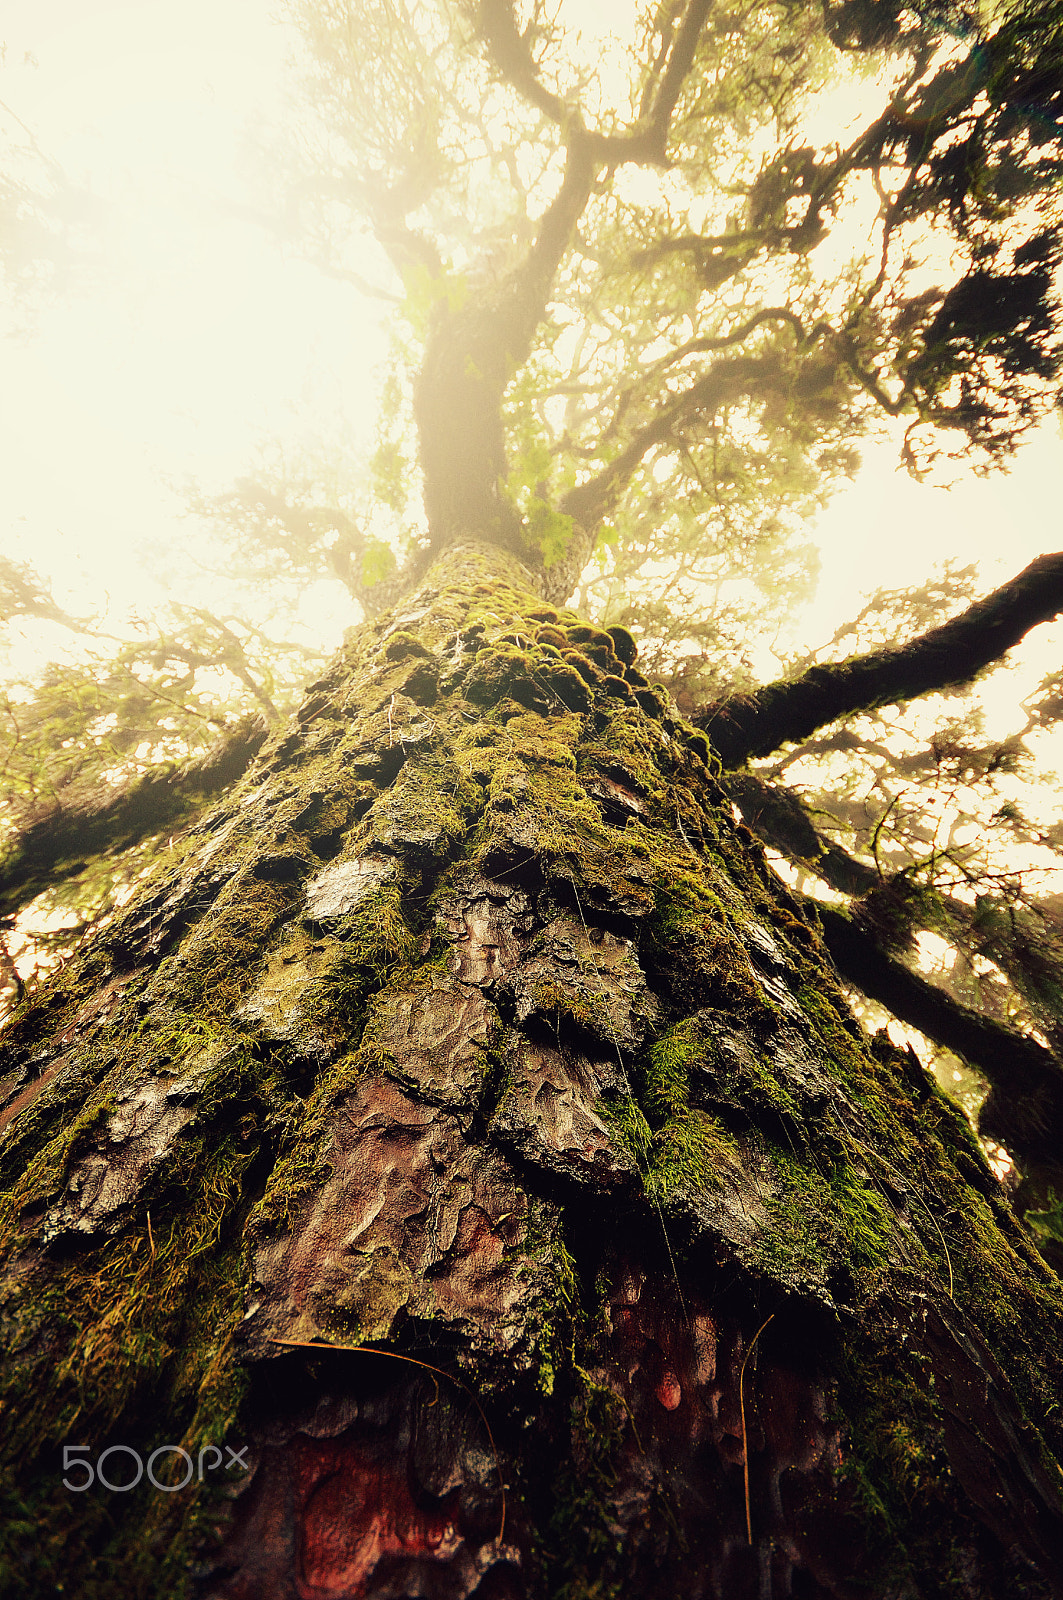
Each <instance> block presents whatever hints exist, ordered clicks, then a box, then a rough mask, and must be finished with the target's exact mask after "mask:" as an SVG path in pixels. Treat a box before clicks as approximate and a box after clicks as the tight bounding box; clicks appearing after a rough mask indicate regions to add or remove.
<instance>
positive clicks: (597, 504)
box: [561, 351, 779, 528]
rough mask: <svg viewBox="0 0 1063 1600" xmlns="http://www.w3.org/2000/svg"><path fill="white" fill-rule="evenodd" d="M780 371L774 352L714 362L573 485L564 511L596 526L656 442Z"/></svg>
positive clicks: (749, 391) (592, 526)
mask: <svg viewBox="0 0 1063 1600" xmlns="http://www.w3.org/2000/svg"><path fill="white" fill-rule="evenodd" d="M778 373H779V363H778V357H777V356H776V355H775V354H774V353H773V352H771V351H769V352H767V353H765V354H763V355H758V356H735V357H733V358H732V359H731V360H727V361H716V362H714V363H713V365H712V366H711V367H710V368H709V370H708V372H706V373H703V374H702V376H701V377H700V378H698V379H697V381H696V382H695V383H692V384H691V385H690V387H689V388H688V389H684V390H683V392H682V393H681V394H678V395H676V396H675V398H674V399H672V400H669V401H668V402H667V403H666V404H665V405H663V406H661V407H660V409H659V410H658V411H657V412H656V414H655V415H654V416H653V417H651V419H650V421H649V422H647V423H646V424H645V425H644V426H643V427H641V428H639V429H638V431H637V432H636V433H635V434H634V435H633V437H632V438H631V440H630V441H629V443H628V444H627V445H626V446H625V447H624V449H623V450H621V451H620V454H619V455H617V456H614V458H613V460H612V461H610V462H609V463H608V464H607V465H606V466H605V467H603V468H602V470H601V471H600V472H597V473H595V474H594V476H593V477H591V478H588V479H586V481H585V482H583V483H580V484H577V485H576V487H575V488H574V489H570V490H569V492H568V494H566V495H565V497H564V499H563V500H562V502H561V510H562V511H563V512H564V513H565V514H566V516H570V517H572V518H574V520H575V521H576V522H578V523H579V525H580V526H581V527H582V528H594V527H597V525H598V523H599V522H601V520H602V518H603V517H604V516H607V515H608V513H609V511H610V509H611V508H612V506H613V505H614V504H615V502H616V499H617V496H618V495H619V494H620V493H621V491H622V490H623V488H624V486H625V484H627V482H628V481H629V479H630V478H631V477H632V475H633V474H634V473H635V472H636V471H637V470H638V468H639V466H640V465H641V463H642V462H643V460H644V459H645V458H646V456H647V455H648V454H649V452H650V451H651V450H652V449H653V447H654V445H658V444H663V443H664V442H665V441H666V440H670V439H674V438H675V437H676V432H677V429H679V428H681V427H682V425H683V423H684V422H686V421H688V420H689V419H691V418H694V417H697V416H703V415H708V416H712V415H713V414H714V413H715V412H716V411H718V410H719V409H720V407H721V406H724V405H729V404H732V403H733V402H734V401H735V400H738V399H740V398H741V397H742V396H743V395H748V394H750V393H752V392H753V391H754V390H755V389H756V388H757V386H758V384H761V383H763V382H765V380H767V379H770V378H773V377H777V376H778Z"/></svg>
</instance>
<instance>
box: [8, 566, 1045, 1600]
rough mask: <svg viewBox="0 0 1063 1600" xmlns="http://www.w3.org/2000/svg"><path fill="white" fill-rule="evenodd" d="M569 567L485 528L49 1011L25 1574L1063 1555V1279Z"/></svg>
mask: <svg viewBox="0 0 1063 1600" xmlns="http://www.w3.org/2000/svg"><path fill="white" fill-rule="evenodd" d="M529 583H530V580H529V578H528V575H527V574H526V573H525V572H523V570H522V569H521V568H520V567H519V566H518V565H517V563H516V562H515V560H514V559H513V558H512V557H509V556H506V555H503V554H501V553H499V552H498V551H497V550H493V549H491V548H489V547H487V546H472V545H466V546H464V547H459V548H455V549H451V550H450V551H448V552H447V553H446V554H445V555H444V556H443V557H442V558H441V559H440V560H439V561H438V562H437V563H436V565H435V566H434V567H433V568H432V570H431V571H430V573H429V574H428V577H427V578H426V580H425V582H424V584H423V586H422V588H421V589H420V590H419V591H418V593H417V594H416V595H414V596H413V597H412V598H410V599H409V600H408V601H407V602H406V603H405V604H404V606H402V607H400V609H399V611H398V612H397V613H393V614H391V615H390V616H388V617H385V618H382V619H380V620H378V621H377V622H375V623H373V624H371V625H367V626H366V627H365V628H364V629H362V630H361V631H360V632H359V633H358V634H357V635H355V636H353V637H352V639H351V641H350V642H349V643H348V645H347V647H346V649H345V651H344V652H343V654H342V656H341V658H339V659H338V660H337V661H336V663H335V664H334V666H333V667H332V668H331V669H330V671H329V673H328V675H327V676H326V677H325V678H324V679H322V680H321V681H320V682H319V683H318V684H316V685H314V686H313V687H312V688H311V690H310V691H309V692H308V697H307V699H306V701H305V703H304V705H303V706H302V708H301V710H300V712H299V713H298V715H297V717H296V719H295V720H294V722H293V723H292V725H291V726H290V727H289V728H288V729H287V730H285V731H284V732H283V733H282V734H281V735H279V736H278V737H277V738H275V739H273V740H272V741H271V742H270V743H269V744H267V745H266V746H265V748H264V749H263V751H262V752H261V754H260V756H259V758H258V760H257V763H256V764H255V766H254V767H253V768H252V769H251V771H250V773H249V774H248V776H247V777H246V778H245V779H244V780H243V781H242V782H241V783H240V784H239V785H238V786H237V787H236V788H235V789H234V790H233V791H232V792H231V793H230V794H229V795H227V796H226V798H225V799H224V800H223V801H222V803H221V804H220V805H219V806H218V808H217V809H216V810H215V811H214V812H213V814H212V815H210V816H209V818H208V819H207V820H206V821H204V822H201V823H199V824H198V825H196V826H195V827H194V828H192V829H191V830H190V832H189V833H188V834H187V835H186V836H185V837H183V838H177V839H174V840H173V841H172V847H171V848H168V850H167V851H166V852H165V853H164V854H163V857H162V859H161V861H160V862H159V863H158V864H157V866H156V868H155V870H154V872H153V873H152V875H151V876H150V877H149V879H148V880H147V882H146V883H145V884H144V885H143V886H142V888H141V890H140V891H139V893H138V894H137V895H136V897H135V898H134V899H133V900H131V901H130V902H129V904H128V905H127V906H126V907H125V908H124V909H123V910H122V912H121V913H120V914H119V915H118V916H117V917H116V918H115V920H114V921H113V922H112V923H111V924H110V926H109V927H108V928H107V929H106V930H105V932H104V933H103V934H102V935H101V936H100V937H99V938H97V939H96V940H95V942H94V943H93V944H91V945H90V946H88V947H87V948H86V949H85V951H84V952H83V953H82V954H81V955H80V956H79V957H78V958H76V959H75V960H73V961H71V962H70V963H69V964H68V965H67V966H66V967H64V969H63V970H62V971H61V972H60V973H59V974H58V976H57V977H56V978H55V980H54V982H53V983H52V984H51V985H50V987H49V988H48V989H47V990H46V991H45V992H42V993H41V994H40V995H38V996H35V997H33V998H32V999H31V1000H29V1001H28V1002H27V1003H26V1005H25V1006H24V1008H23V1010H22V1013H21V1014H20V1015H19V1017H18V1018H17V1019H16V1020H15V1021H14V1022H13V1023H12V1024H11V1025H10V1026H9V1028H8V1030H7V1032H6V1035H5V1041H6V1053H7V1062H6V1067H5V1070H6V1071H7V1072H8V1076H7V1078H6V1079H5V1080H4V1083H5V1091H6V1098H5V1101H4V1102H3V1103H4V1104H5V1105H6V1110H4V1112H3V1113H2V1115H3V1119H4V1128H5V1131H4V1135H3V1139H2V1142H0V1159H2V1161H3V1164H4V1178H5V1184H6V1192H7V1194H8V1196H9V1198H8V1200H7V1202H6V1203H5V1210H4V1213H3V1217H4V1228H5V1251H6V1267H5V1268H4V1273H3V1278H2V1284H3V1289H2V1294H3V1300H2V1309H3V1317H4V1326H5V1333H6V1341H7V1352H8V1354H7V1360H6V1367H5V1379H4V1383H5V1405H4V1424H3V1426H4V1448H5V1451H6V1460H7V1463H8V1475H7V1478H6V1482H7V1484H8V1485H9V1487H8V1488H7V1489H6V1490H5V1493H6V1495H7V1497H8V1505H7V1507H6V1508H5V1509H6V1516H5V1518H4V1525H5V1528H6V1533H5V1535H4V1538H5V1541H6V1542H5V1546H4V1563H5V1565H4V1580H5V1586H4V1592H5V1593H8V1594H12V1595H30V1596H37V1595H45V1594H47V1595H51V1594H54V1593H60V1592H62V1593H66V1594H74V1595H78V1596H90V1597H96V1596H98V1597H101V1600H103V1597H106V1600H112V1597H114V1596H116V1595H122V1596H145V1597H146V1596H151V1597H155V1596H159V1597H163V1596H165V1597H167V1600H169V1597H172V1596H175V1595H183V1594H189V1595H192V1594H195V1595H199V1596H202V1597H210V1600H280V1597H284V1600H295V1597H299V1600H341V1597H342V1600H354V1597H356V1596H357V1597H361V1596H367V1597H374V1600H384V1597H401V1596H411V1597H412V1596H424V1597H440V1600H442V1597H446V1600H465V1597H469V1596H473V1595H475V1596H477V1597H478V1600H516V1597H518V1596H566V1597H569V1600H575V1597H578V1596H585V1597H590V1596H595V1597H604V1596H620V1595H623V1596H631V1597H640V1600H641V1597H643V1596H664V1597H670V1596H672V1595H677V1594H680V1593H682V1594H683V1595H684V1596H686V1597H690V1600H701V1597H704V1600H709V1597H724V1596H726V1597H727V1600H744V1597H747V1596H748V1597H750V1600H753V1597H757V1600H761V1597H765V1596H768V1597H777V1596H795V1597H796V1596H799V1597H802V1600H810V1597H827V1596H831V1597H839V1600H850V1597H856V1596H861V1597H882V1600H885V1597H896V1600H900V1597H908V1596H920V1597H922V1596H926V1597H931V1596H932V1597H938V1596H940V1597H942V1600H944V1597H945V1596H961V1595H962V1596H969V1597H985V1600H990V1597H992V1600H1000V1597H1002V1596H1004V1595H1008V1596H1011V1595H1022V1596H1030V1597H1033V1596H1048V1595H1059V1594H1061V1593H1063V1587H1061V1583H1063V1580H1061V1576H1060V1575H1061V1574H1063V1506H1061V1496H1060V1489H1061V1484H1063V1479H1061V1475H1060V1469H1059V1467H1058V1466H1057V1464H1056V1458H1058V1457H1059V1456H1060V1452H1061V1450H1063V1428H1061V1425H1060V1407H1059V1398H1060V1367H1061V1354H1060V1351H1061V1343H1060V1289H1059V1283H1058V1280H1057V1279H1056V1278H1055V1277H1054V1275H1053V1274H1052V1273H1051V1272H1050V1271H1049V1270H1048V1269H1047V1267H1046V1266H1045V1265H1044V1263H1043V1262H1042V1261H1041V1259H1040V1257H1039V1256H1038V1255H1037V1253H1036V1251H1035V1250H1034V1249H1033V1247H1032V1246H1031V1244H1030V1242H1029V1240H1028V1238H1027V1236H1026V1235H1025V1234H1024V1232H1023V1231H1022V1230H1021V1228H1020V1227H1019V1226H1018V1224H1017V1223H1016V1222H1015V1220H1014V1218H1013V1216H1012V1215H1011V1213H1010V1211H1009V1209H1008V1207H1007V1204H1006V1203H1005V1200H1004V1198H1003V1195H1002V1192H1001V1190H1000V1189H999V1187H998V1186H997V1184H996V1182H995V1180H994V1179H993V1177H992V1175H991V1173H990V1171H989V1169H988V1168H987V1166H986V1163H985V1161H984V1159H983V1157H982V1154H981V1151H980V1149H979V1147H978V1145H977V1143H976V1142H975V1140H974V1138H973V1136H972V1134H971V1132H970V1130H969V1128H968V1126H967V1124H966V1122H965V1120H964V1118H963V1117H962V1116H961V1114H960V1113H959V1111H958V1110H957V1109H956V1108H955V1107H954V1106H953V1104H952V1103H951V1102H949V1101H948V1100H946V1099H945V1098H944V1097H943V1096H942V1094H941V1093H940V1092H939V1091H938V1089H937V1088H936V1086H935V1084H934V1082H933V1081H932V1079H931V1078H930V1077H929V1076H928V1075H927V1074H926V1073H925V1072H924V1071H923V1069H922V1068H921V1066H920V1065H919V1063H918V1061H917V1060H916V1059H915V1057H914V1056H913V1055H912V1054H911V1053H907V1054H906V1053H904V1052H901V1051H898V1050H896V1049H894V1048H893V1047H892V1046H891V1045H889V1044H888V1043H887V1042H886V1041H885V1039H884V1037H880V1038H879V1039H878V1040H876V1041H875V1042H874V1043H873V1044H872V1045H871V1046H870V1047H869V1046H868V1044H867V1042H866V1041H865V1040H864V1039H863V1038H862V1036H861V1034H860V1031H859V1029H858V1028H857V1027H856V1025H855V1024H854V1022H853V1021H852V1019H851V1017H850V1016H849V1014H848V1012H847V1010H846V1007H845V1004H844V1000H843V998H842V996H841V994H840V992H839V988H838V982H837V979H836V977H835V975H834V973H833V971H832V969H831V967H830V965H829V962H828V960H827V958H826V956H825V953H824V950H823V947H822V944H821V941H820V938H819V934H818V932H817V929H816V928H815V927H814V926H812V925H811V923H810V921H809V920H807V914H806V913H804V912H802V911H801V909H800V908H799V907H798V906H797V905H796V904H795V903H794V902H792V901H791V900H790V899H789V897H788V896H787V894H786V893H785V891H784V890H783V889H781V888H780V887H779V886H778V884H777V883H776V882H775V881H774V879H773V877H772V875H771V874H770V873H769V871H768V870H767V868H766V866H765V862H764V858H763V855H762V852H761V850H760V847H759V846H758V845H757V844H756V843H755V842H754V840H753V838H752V836H751V835H750V834H749V833H748V831H747V830H745V829H743V828H736V826H735V824H734V822H733V820H732V816H731V812H730V808H729V805H727V804H726V803H725V801H724V797H723V795H722V793H721V792H720V791H719V790H718V789H717V787H716V785H715V783H714V780H713V776H712V770H711V766H710V764H709V762H708V761H707V759H706V757H707V756H708V749H707V746H706V744H705V741H704V738H703V736H702V735H700V734H697V733H695V732H693V731H692V730H690V729H689V728H686V727H685V726H683V725H682V724H680V723H679V722H678V721H676V720H674V719H673V717H672V716H671V715H670V713H669V708H668V706H667V705H666V704H665V701H664V699H663V697H662V696H661V695H659V694H657V693H656V692H654V691H652V690H650V689H649V688H648V687H647V685H646V684H645V680H644V679H642V678H641V676H640V675H639V673H638V671H637V668H636V667H635V666H634V649H633V646H632V643H631V640H630V638H629V637H628V636H627V635H625V634H624V633H623V632H622V630H614V631H613V633H612V635H609V634H603V633H601V632H599V631H597V630H594V629H590V628H586V627H582V626H580V625H579V623H578V619H576V618H575V617H574V616H572V615H571V614H570V613H565V612H560V613H559V612H557V611H556V610H554V609H553V608H550V607H547V606H544V605H543V604H542V603H541V601H538V600H537V599H536V597H535V595H534V594H533V593H531V592H530V590H529ZM367 1344H369V1345H372V1346H373V1347H374V1348H373V1349H372V1350H367V1349H366V1348H365V1346H366V1345H367ZM325 1345H332V1346H334V1347H336V1348H332V1349H326V1348H324V1346H325ZM164 1446H170V1447H172V1448H170V1449H169V1450H164V1449H162V1447H164ZM178 1446H180V1448H181V1449H183V1450H184V1451H186V1452H187V1466H186V1458H185V1457H184V1456H182V1455H180V1454H179V1453H177V1447H178ZM64 1447H67V1450H68V1461H69V1460H72V1459H73V1458H74V1457H80V1461H81V1463H82V1465H81V1466H80V1467H75V1466H73V1465H70V1466H67V1467H66V1468H65V1469H64V1459H63V1451H64ZM70 1447H83V1448H80V1449H77V1450H74V1451H73V1452H72V1453H71V1449H70ZM108 1450H110V1451H112V1452H113V1453H112V1454H110V1455H108V1456H105V1452H107V1451H108ZM153 1451H157V1452H161V1453H159V1454H156V1455H155V1457H154V1459H153V1460H152V1459H151V1458H152V1452H153ZM227 1453H231V1454H232V1455H233V1456H234V1457H235V1460H230V1459H228V1454H227ZM215 1457H217V1460H215ZM138 1461H140V1462H142V1463H143V1464H144V1467H145V1471H144V1474H143V1476H142V1477H141V1478H140V1480H139V1481H138V1482H137V1483H136V1484H135V1486H134V1487H131V1488H130V1489H129V1490H128V1491H125V1490H124V1489H123V1488H122V1487H121V1486H122V1485H124V1484H126V1483H129V1482H130V1481H131V1480H133V1479H135V1478H136V1475H137V1464H138ZM149 1462H150V1463H151V1471H150V1473H149V1472H148V1471H147V1467H148V1464H149ZM245 1466H246V1469H247V1470H246V1471H245V1470H243V1469H244V1467H245ZM186 1472H187V1473H189V1474H191V1476H190V1481H189V1482H188V1483H187V1485H186V1486H185V1487H182V1488H180V1489H179V1490H174V1491H172V1492H169V1491H168V1490H167V1489H166V1488H160V1487H156V1486H155V1485H156V1484H167V1485H169V1484H173V1483H175V1482H180V1481H181V1479H182V1478H183V1477H184V1476H185V1475H186ZM90 1474H91V1475H92V1476H93V1478H94V1481H93V1482H92V1484H91V1487H89V1488H87V1489H85V1490H84V1491H83V1492H82V1491H80V1489H79V1487H78V1486H79V1485H80V1484H81V1483H83V1482H86V1481H88V1478H89V1476H90ZM64 1477H65V1478H66V1480H67V1485H72V1487H68V1486H66V1485H65V1484H64V1481H63V1480H64ZM200 1477H202V1482H200V1481H199V1479H200ZM153 1478H154V1480H155V1483H153V1482H152V1479H153ZM108 1485H113V1486H114V1487H109V1486H108Z"/></svg>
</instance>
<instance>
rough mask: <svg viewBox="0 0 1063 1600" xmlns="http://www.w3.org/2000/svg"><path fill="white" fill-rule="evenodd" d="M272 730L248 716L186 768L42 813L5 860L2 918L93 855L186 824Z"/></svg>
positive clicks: (0, 879)
mask: <svg viewBox="0 0 1063 1600" xmlns="http://www.w3.org/2000/svg"><path fill="white" fill-rule="evenodd" d="M267 735H268V729H267V727H266V724H265V722H264V721H263V720H262V718H261V717H243V718H241V720H240V721H239V722H237V723H235V724H234V725H233V726H232V727H230V728H228V729H227V730H226V731H225V733H224V734H223V735H222V736H221V738H220V739H218V740H217V741H216V743H215V744H214V745H212V746H211V748H210V749H209V750H208V751H206V752H205V753H204V754H203V755H201V756H199V757H197V758H196V759H195V760H193V761H187V762H185V763H184V765H183V766H180V767H173V766H169V767H161V768H157V769H155V770H153V771H151V772H146V773H144V775H143V776H142V777H140V778H137V779H135V780H134V782H132V783H131V784H129V785H128V786H127V787H126V788H124V789H120V790H117V791H115V790H101V789H99V788H94V789H92V790H91V791H90V793H88V794H85V793H80V794H76V795H75V796H74V797H72V798H68V799H67V800H66V801H65V802H63V803H60V804H58V805H55V806H53V807H51V808H49V809H48V810H47V811H44V812H39V813H38V814H37V815H36V816H34V817H32V818H31V819H30V821H29V822H28V823H27V824H26V826H25V827H23V828H22V829H21V830H20V831H19V832H18V833H17V834H16V835H15V837H14V839H13V840H12V841H11V843H10V844H9V845H8V847H7V849H6V851H5V852H4V856H3V858H2V859H0V920H5V919H7V918H10V917H13V916H15V915H17V913H18V911H19V910H20V909H21V908H22V907H23V906H24V905H27V904H28V903H29V901H31V900H33V899H35V898H36V896H37V895H39V894H41V893H42V892H43V891H44V890H45V889H48V888H51V887H53V886H54V885H55V884H56V883H57V882H61V881H62V880H63V879H64V878H69V877H73V876H75V875H76V874H77V873H78V872H80V871H81V869H82V867H83V866H84V865H85V864H86V862H87V861H88V860H89V859H90V858H91V857H93V856H99V855H102V854H103V853H104V851H117V850H126V849H128V848H129V847H130V846H131V845H134V844H138V843H139V842H140V840H142V839H146V838H148V837H149V836H150V835H151V834H154V833H161V832H162V830H163V829H164V828H168V827H171V826H177V825H178V824H179V823H184V822H185V821H187V819H188V817H189V815H190V814H191V813H192V812H193V811H195V810H196V809H197V808H198V807H199V805H201V804H202V802H204V801H205V800H207V799H209V798H210V797H211V796H213V795H215V794H218V793H219V792H220V791H221V790H223V789H227V788H228V787H229V786H230V785H231V784H233V783H235V782H236V780H237V778H239V777H240V776H241V775H242V774H243V773H244V772H245V771H246V770H247V768H248V767H249V766H250V765H251V762H252V761H253V760H254V758H255V756H256V755H257V754H258V752H259V750H260V749H261V747H262V745H263V744H264V743H265V740H266V738H267Z"/></svg>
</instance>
